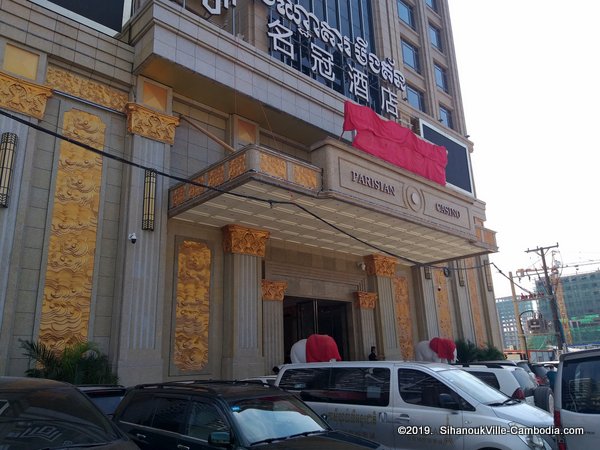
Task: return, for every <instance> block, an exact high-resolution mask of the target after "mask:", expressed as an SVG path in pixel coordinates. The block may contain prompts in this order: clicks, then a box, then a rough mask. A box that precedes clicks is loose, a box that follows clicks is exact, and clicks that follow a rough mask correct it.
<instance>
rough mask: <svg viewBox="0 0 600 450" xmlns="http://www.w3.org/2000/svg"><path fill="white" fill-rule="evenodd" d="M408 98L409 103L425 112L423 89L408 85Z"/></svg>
mask: <svg viewBox="0 0 600 450" xmlns="http://www.w3.org/2000/svg"><path fill="white" fill-rule="evenodd" d="M406 99H407V100H408V104H409V105H411V106H412V107H413V108H416V109H418V110H419V111H423V112H425V95H424V94H423V93H422V92H421V91H419V90H417V89H415V88H413V87H411V86H406Z"/></svg>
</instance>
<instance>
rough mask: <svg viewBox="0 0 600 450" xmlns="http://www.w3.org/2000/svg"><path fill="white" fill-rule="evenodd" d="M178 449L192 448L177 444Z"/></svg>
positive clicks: (187, 449) (186, 449) (188, 449)
mask: <svg viewBox="0 0 600 450" xmlns="http://www.w3.org/2000/svg"><path fill="white" fill-rule="evenodd" d="M177 448H178V449H179V450H190V448H189V447H188V446H187V445H181V444H177Z"/></svg>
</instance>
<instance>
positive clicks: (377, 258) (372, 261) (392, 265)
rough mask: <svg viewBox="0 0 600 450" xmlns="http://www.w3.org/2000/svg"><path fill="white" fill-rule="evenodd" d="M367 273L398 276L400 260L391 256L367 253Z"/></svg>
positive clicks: (364, 258)
mask: <svg viewBox="0 0 600 450" xmlns="http://www.w3.org/2000/svg"><path fill="white" fill-rule="evenodd" d="M363 261H364V262H365V265H366V269H367V275H376V276H381V277H390V278H391V277H394V276H396V264H397V263H398V260H397V259H396V258H392V257H391V256H383V255H367V256H364V257H363Z"/></svg>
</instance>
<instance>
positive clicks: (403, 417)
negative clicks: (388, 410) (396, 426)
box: [396, 414, 410, 422]
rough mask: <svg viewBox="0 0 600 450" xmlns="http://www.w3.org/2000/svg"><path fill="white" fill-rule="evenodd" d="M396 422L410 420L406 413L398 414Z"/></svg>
mask: <svg viewBox="0 0 600 450" xmlns="http://www.w3.org/2000/svg"><path fill="white" fill-rule="evenodd" d="M396 422H410V416H409V415H408V414H398V415H397V416H396Z"/></svg>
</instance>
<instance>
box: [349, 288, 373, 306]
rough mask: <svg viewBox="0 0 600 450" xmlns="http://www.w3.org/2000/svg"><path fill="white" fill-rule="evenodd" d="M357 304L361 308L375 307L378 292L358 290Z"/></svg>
mask: <svg viewBox="0 0 600 450" xmlns="http://www.w3.org/2000/svg"><path fill="white" fill-rule="evenodd" d="M354 294H355V295H356V306H358V307H359V308H360V309H375V304H376V303H377V294H376V293H375V292H364V291H356V292H355V293H354Z"/></svg>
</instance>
